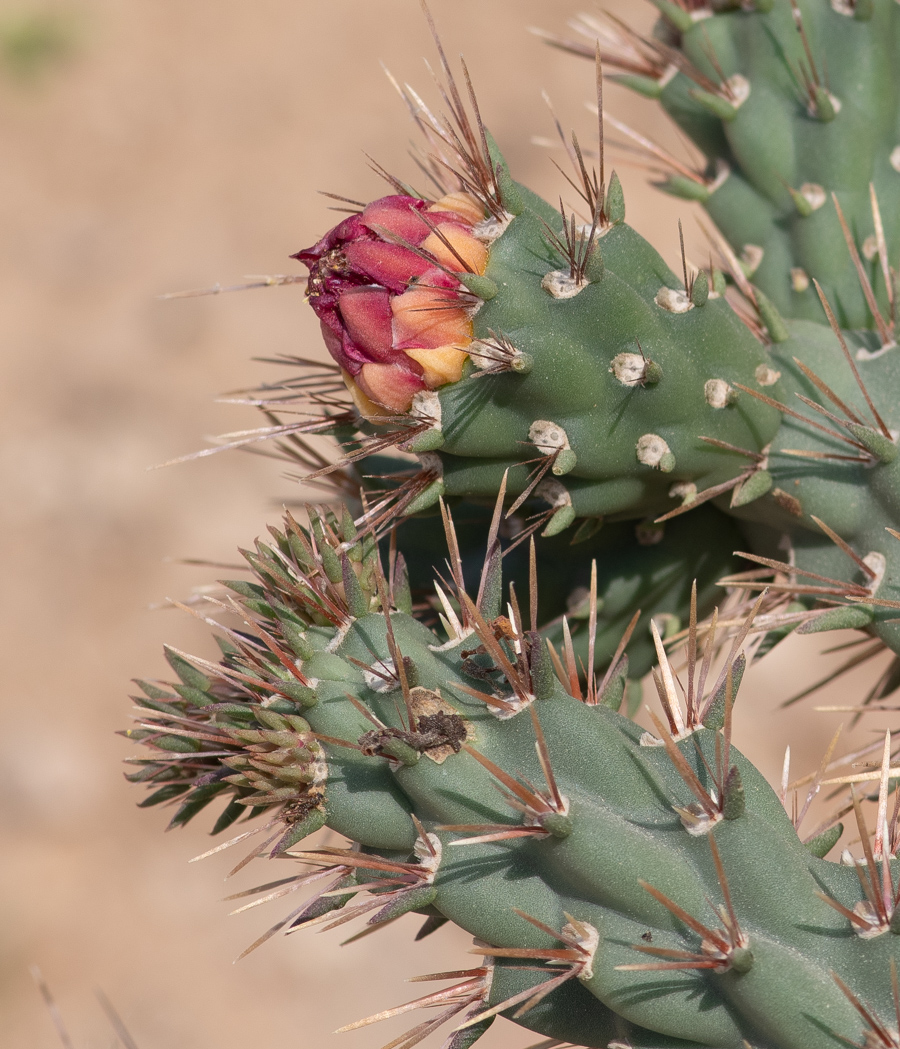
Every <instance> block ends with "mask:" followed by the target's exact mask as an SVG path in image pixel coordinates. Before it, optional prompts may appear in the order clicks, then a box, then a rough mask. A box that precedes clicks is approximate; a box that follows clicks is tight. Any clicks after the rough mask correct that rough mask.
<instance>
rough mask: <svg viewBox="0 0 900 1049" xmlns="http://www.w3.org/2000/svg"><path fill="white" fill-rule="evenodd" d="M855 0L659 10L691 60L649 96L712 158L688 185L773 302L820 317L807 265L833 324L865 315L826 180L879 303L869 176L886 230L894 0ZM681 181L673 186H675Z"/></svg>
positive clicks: (897, 39)
mask: <svg viewBox="0 0 900 1049" xmlns="http://www.w3.org/2000/svg"><path fill="white" fill-rule="evenodd" d="M670 6H672V7H674V5H670ZM733 6H734V7H738V5H733ZM854 6H856V7H857V8H859V7H860V6H861V5H854V4H852V3H847V4H843V3H827V2H825V0H822V2H802V3H798V4H796V5H792V4H789V3H788V2H787V0H785V2H783V3H775V4H773V5H771V9H770V10H769V11H767V12H764V11H762V10H760V9H759V5H758V8H757V10H756V11H752V12H751V11H747V10H720V11H716V13H715V14H713V15H712V17H708V18H702V19H697V20H692V19H691V16H690V15H689V14H688V15H686V17H685V19H684V21H683V24H679V23H678V22H677V20H674V21H670V30H669V39H670V40H671V42H672V44H673V45H674V46H675V47H676V48H677V49H678V50H679V51H680V56H679V62H680V63H681V68H682V69H683V70H687V71H689V72H685V71H682V72H678V73H675V75H671V70H670V72H669V73H666V74H665V75H664V76H663V77H662V78H661V79H660V84H661V85H663V86H661V87H660V90H659V94H658V97H659V100H660V102H661V104H662V105H663V107H664V108H665V109H666V110H667V111H668V113H669V114H670V116H671V117H672V118H673V119H674V120H675V121H676V122H677V123H678V125H679V126H680V127H681V128H682V129H683V130H684V131H685V132H686V133H687V134H688V135H689V136H690V137H691V138H692V139H693V140H694V142H695V143H696V144H697V145H698V146H699V147H700V149H701V150H702V151H703V152H704V154H705V155H706V157H707V158H708V160H709V162H710V171H709V174H708V179H707V181H706V182H705V183H704V182H699V183H690V187H691V188H693V189H695V190H696V192H695V194H694V195H695V197H699V199H701V200H702V202H703V204H704V206H705V207H706V209H707V211H708V212H709V213H710V215H711V217H712V218H713V219H714V221H715V222H716V224H717V225H718V227H719V228H720V229H721V231H722V232H723V234H724V235H725V237H726V238H727V240H728V241H729V242H730V244H731V245H732V246H733V247H734V249H735V251H736V252H737V253H738V254H739V255H740V254H741V253H744V254H745V258H747V259H748V260H751V259H752V262H751V266H752V269H753V273H752V278H753V280H754V282H755V283H756V284H757V285H758V286H759V287H760V288H761V289H762V290H763V291H764V292H765V294H766V295H767V296H769V298H771V299H772V301H773V302H774V303H775V304H776V305H777V307H778V309H779V310H781V312H782V313H784V314H785V316H791V317H797V318H806V319H808V320H818V319H819V316H820V315H819V308H818V301H817V298H816V294H815V290H814V288H813V285H812V280H813V279H815V280H818V281H819V283H820V284H822V286H823V287H824V289H825V291H826V293H827V294H828V296H829V298H830V299H831V301H832V302H833V303H834V305H835V310H836V313H837V315H838V318H839V320H840V322H841V324H842V325H843V326H844V327H849V328H867V327H871V326H872V325H873V316H872V314H871V312H870V310H869V307H868V305H867V303H866V300H865V298H864V296H863V295H862V293H861V291H860V288H859V284H858V281H857V279H856V275H855V273H854V271H853V268H852V267H851V266H849V265H848V261H847V256H846V253H845V252H844V250H843V243H844V238H843V234H842V231H841V226H840V223H839V221H838V218H837V215H836V212H835V209H834V207H833V206H832V203H831V194H832V193H834V194H836V195H837V198H838V200H839V202H840V204H841V207H842V208H843V210H844V212H845V214H846V218H847V222H848V224H849V227H850V229H851V230H853V233H854V236H855V237H856V238H857V245H858V247H859V248H860V249H861V250H862V249H863V246H864V244H865V245H866V253H865V259H866V261H865V263H864V264H865V266H866V269H867V271H868V273H869V276H870V279H871V280H872V282H873V284H874V286H875V289H876V292H877V295H878V298H879V302H880V303H881V307H882V309H884V308H885V305H886V302H887V295H886V290H887V289H886V287H885V283H884V280H883V279H882V277H881V266H880V264H879V262H878V259H877V254H876V253H875V247H874V243H875V242H874V238H875V233H876V229H875V225H874V222H873V216H872V210H871V199H870V185H872V186H873V187H874V190H875V195H876V197H877V200H878V203H879V206H880V211H881V215H882V218H883V221H884V227H885V232H886V236H887V241H888V243H897V237H898V236H900V152H898V150H897V147H898V145H900V82H898V80H897V77H896V55H897V50H898V48H900V10H898V8H897V5H896V4H895V3H892V2H888V0H884V2H881V0H877V2H875V3H873V4H871V5H869V8H870V10H871V17H870V18H868V19H860V18H858V17H856V18H855V17H854V11H853V9H854ZM713 8H714V10H715V5H713ZM792 8H793V10H792ZM678 10H680V8H679V9H678ZM663 14H664V17H666V18H669V17H670V14H671V12H669V11H668V10H664V11H663ZM682 15H685V12H682ZM798 26H802V32H801V31H799V30H798ZM675 28H677V30H678V31H677V32H674V31H673V30H674V29H675ZM671 69H674V66H673V67H671ZM687 181H688V180H686V179H684V178H683V177H680V178H679V180H678V182H676V183H674V184H673V185H672V186H671V187H670V188H671V189H672V191H673V192H675V193H678V194H679V195H684V190H683V188H682V184H683V183H685V182H687ZM867 241H868V243H867ZM868 244H872V245H873V247H872V248H871V250H870V249H869V248H868Z"/></svg>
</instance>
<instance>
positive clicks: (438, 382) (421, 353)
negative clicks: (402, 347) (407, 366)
mask: <svg viewBox="0 0 900 1049" xmlns="http://www.w3.org/2000/svg"><path fill="white" fill-rule="evenodd" d="M404 352H405V353H406V356H407V357H412V359H413V360H414V361H417V362H418V363H419V364H421V365H422V368H423V369H424V374H423V376H422V378H423V379H424V380H425V382H426V384H427V385H428V388H429V389H431V390H435V389H437V387H438V386H443V385H444V384H445V383H448V382H459V380H460V379H461V378H462V370H463V365H464V364H465V363H466V358H467V357H468V356H469V355H468V354H467V353H466V351H465V350H461V349H459V348H458V347H456V346H441V347H440V348H439V349H436V350H406V351H404Z"/></svg>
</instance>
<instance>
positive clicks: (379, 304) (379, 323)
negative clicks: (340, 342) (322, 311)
mask: <svg viewBox="0 0 900 1049" xmlns="http://www.w3.org/2000/svg"><path fill="white" fill-rule="evenodd" d="M340 311H341V316H342V317H343V320H344V327H345V328H346V329H347V334H348V335H349V336H350V338H351V339H352V340H353V342H355V343H356V345H357V346H358V347H359V348H360V349H361V350H362V351H363V352H364V353H365V354H366V355H367V356H368V357H369V359H370V360H375V361H389V360H393V359H394V358H395V357H396V356H397V354H396V352H395V351H394V350H393V346H392V339H393V333H392V327H393V312H392V311H391V294H390V292H388V291H386V290H385V289H384V288H372V287H368V288H350V289H348V290H347V291H345V292H344V293H343V295H341V298H340Z"/></svg>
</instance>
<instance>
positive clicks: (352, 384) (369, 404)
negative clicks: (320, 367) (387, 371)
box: [341, 370, 391, 423]
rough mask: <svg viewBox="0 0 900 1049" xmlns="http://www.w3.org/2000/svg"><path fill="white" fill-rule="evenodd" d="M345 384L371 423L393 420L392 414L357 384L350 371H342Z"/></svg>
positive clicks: (355, 402)
mask: <svg viewBox="0 0 900 1049" xmlns="http://www.w3.org/2000/svg"><path fill="white" fill-rule="evenodd" d="M341 375H342V376H343V379H344V385H345V386H346V387H347V390H348V392H349V394H350V396H351V398H352V399H353V404H354V406H355V407H356V410H357V411H358V412H359V414H360V415H361V416H362V417H363V418H364V419H365V420H366V421H367V422H370V423H386V422H389V421H390V420H391V414H390V413H388V412H386V411H385V410H384V407H383V406H382V405H380V404H376V403H375V402H374V401H373V400H371V399H370V398H369V397H367V396H366V395H365V394H364V393H363V392H362V390H361V389H360V388H359V387H358V386H357V385H356V379H354V378H353V376H352V375H351V374H350V373H349V372H345V371H343V370H342V371H341Z"/></svg>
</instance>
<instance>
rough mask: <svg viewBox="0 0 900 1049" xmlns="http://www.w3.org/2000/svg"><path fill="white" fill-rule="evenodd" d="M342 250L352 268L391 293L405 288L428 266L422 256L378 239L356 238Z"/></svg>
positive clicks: (424, 271) (426, 269) (427, 268)
mask: <svg viewBox="0 0 900 1049" xmlns="http://www.w3.org/2000/svg"><path fill="white" fill-rule="evenodd" d="M344 253H345V255H346V257H347V262H348V263H349V264H350V268H351V270H353V271H354V272H356V273H361V274H364V275H365V276H366V277H368V278H369V280H370V281H371V282H372V283H373V284H381V285H383V286H384V287H385V288H387V289H388V290H389V291H394V292H402V291H406V288H407V285H408V284H409V282H410V280H412V278H413V277H420V276H421V275H422V274H423V273H426V272H427V271H428V270H429V268H431V267H430V265H429V263H428V262H427V261H426V260H425V259H422V258H419V256H418V255H416V254H415V253H414V252H412V251H409V250H408V249H407V248H401V247H399V246H398V245H396V244H384V243H381V242H380V241H374V240H363V241H355V242H354V243H352V244H348V245H347V246H346V248H345V251H344Z"/></svg>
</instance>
